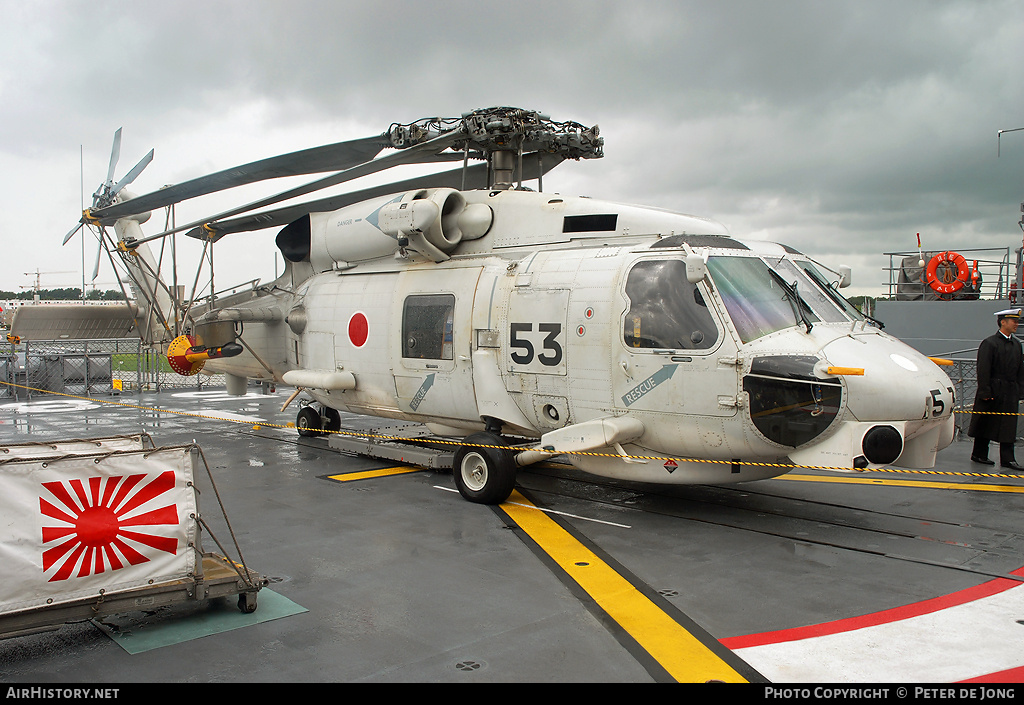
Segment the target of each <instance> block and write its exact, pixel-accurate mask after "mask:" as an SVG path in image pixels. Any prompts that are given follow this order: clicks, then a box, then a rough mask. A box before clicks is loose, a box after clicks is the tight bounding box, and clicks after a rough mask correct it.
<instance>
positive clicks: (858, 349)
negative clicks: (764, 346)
mask: <svg viewBox="0 0 1024 705" xmlns="http://www.w3.org/2000/svg"><path fill="white" fill-rule="evenodd" d="M821 352H822V354H823V355H824V357H825V359H826V360H828V362H829V364H831V365H834V366H839V367H854V368H860V369H863V370H864V374H863V375H850V376H846V377H845V380H846V387H847V410H848V411H849V413H850V414H852V415H853V416H854V417H856V419H857V420H858V421H862V422H868V421H878V422H884V421H897V420H903V421H910V420H918V419H932V418H940V417H947V416H949V414H951V413H952V409H953V394H954V392H953V383H952V382H951V381H950V379H949V377H948V376H946V374H945V373H944V372H943V371H942V369H941V368H939V366H938V365H936V364H935V363H934V362H932V361H931V360H930V359H928V358H927V357H925V356H924V355H922V354H921V353H919V352H918V351H916V350H914V349H913V348H911V347H909V346H908V345H906V344H904V343H902V342H900V341H899V340H896V339H895V338H891V337H889V336H887V335H884V334H878V333H874V334H868V335H864V336H844V337H841V338H837V339H836V340H834V341H832V342H831V343H829V344H828V345H826V346H824V347H823V348H822V350H821ZM876 435H878V434H876ZM882 435H884V434H882Z"/></svg>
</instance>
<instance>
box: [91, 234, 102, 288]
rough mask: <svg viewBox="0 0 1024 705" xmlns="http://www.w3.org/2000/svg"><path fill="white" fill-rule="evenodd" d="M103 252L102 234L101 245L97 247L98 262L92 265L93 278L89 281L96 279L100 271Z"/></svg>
mask: <svg viewBox="0 0 1024 705" xmlns="http://www.w3.org/2000/svg"><path fill="white" fill-rule="evenodd" d="M102 254H103V236H102V235H101V236H100V239H99V247H97V248H96V264H94V265H93V267H92V279H90V280H89V281H96V277H97V276H99V273H100V255H102Z"/></svg>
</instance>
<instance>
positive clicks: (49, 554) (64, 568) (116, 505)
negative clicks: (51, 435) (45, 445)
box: [0, 447, 198, 614]
mask: <svg viewBox="0 0 1024 705" xmlns="http://www.w3.org/2000/svg"><path fill="white" fill-rule="evenodd" d="M192 475H193V467H192V458H191V455H190V453H189V448H188V447H179V448H160V449H156V450H148V451H135V452H114V453H108V454H103V455H81V456H65V457H51V458H34V459H23V460H12V461H9V462H6V463H3V464H0V566H3V569H2V570H3V580H0V614H2V613H7V612H14V611H19V610H24V609H32V608H36V607H40V606H43V605H56V604H64V603H68V602H73V601H75V600H80V599H83V598H92V597H98V596H99V595H101V594H110V593H112V592H115V591H119V590H128V589H131V588H135V587H141V586H144V585H153V584H159V583H163V582H170V581H173V580H178V579H181V578H184V577H186V576H188V575H190V574H192V573H193V571H194V570H195V564H196V561H195V551H194V550H193V549H192V548H191V545H192V544H193V543H194V542H195V541H196V519H195V517H196V515H197V513H198V511H197V507H196V498H195V489H194V487H193V484H192Z"/></svg>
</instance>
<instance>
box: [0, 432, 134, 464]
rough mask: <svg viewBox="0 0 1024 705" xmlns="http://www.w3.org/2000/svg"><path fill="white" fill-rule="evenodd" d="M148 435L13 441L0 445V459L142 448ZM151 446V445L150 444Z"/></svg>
mask: <svg viewBox="0 0 1024 705" xmlns="http://www.w3.org/2000/svg"><path fill="white" fill-rule="evenodd" d="M148 440H149V436H145V435H143V434H135V435H129V436H108V437H106V438H81V439H73V440H67V441H41V442H37V443H14V444H12V445H7V446H0V459H4V460H6V459H7V458H41V457H44V456H48V457H56V456H59V455H86V454H89V453H92V454H95V453H106V452H109V451H112V450H142V449H143V448H145V447H146V445H145V441H148ZM150 447H151V448H152V447H153V446H152V445H150Z"/></svg>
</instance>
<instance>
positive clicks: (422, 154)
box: [126, 130, 465, 243]
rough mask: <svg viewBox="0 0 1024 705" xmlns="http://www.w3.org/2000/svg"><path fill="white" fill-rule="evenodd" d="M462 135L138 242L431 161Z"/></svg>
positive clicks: (430, 142)
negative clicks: (399, 167) (362, 178)
mask: <svg viewBox="0 0 1024 705" xmlns="http://www.w3.org/2000/svg"><path fill="white" fill-rule="evenodd" d="M460 139H465V134H464V133H463V131H462V130H452V131H451V132H447V133H445V134H443V135H440V136H438V137H435V138H434V139H431V140H427V141H426V142H421V143H420V144H418V145H416V146H415V147H409V148H408V149H403V150H402V151H400V152H394V153H392V154H388V155H387V156H384V157H380V158H379V159H374V160H373V161H369V162H364V163H363V164H359V165H358V166H354V167H352V168H351V169H346V170H344V171H339V172H338V173H337V174H331V175H330V176H326V177H324V178H322V179H317V180H316V181H312V182H310V183H308V184H306V185H304V186H298V187H296V188H293V189H289V190H287V191H283V192H281V193H279V194H277V195H274V196H269V197H267V198H262V199H260V200H258V201H253V202H252V203H248V204H246V205H244V206H239V207H238V208H232V209H231V210H229V211H224V212H223V213H218V214H217V215H214V216H211V217H209V218H204V219H203V220H196V221H193V222H191V223H187V224H185V225H180V226H178V227H177V228H173V229H171V230H165V231H164V232H162V233H158V234H156V235H151V236H150V237H146V238H141V239H139V240H137V241H136V242H137V243H143V242H149V241H150V240H156V239H157V238H161V237H165V236H167V235H172V234H174V233H179V232H181V231H182V230H191V229H192V228H195V227H199V226H201V225H204V224H206V223H212V222H215V221H218V220H222V219H224V218H231V217H233V216H236V215H241V214H242V213H246V212H248V211H252V210H256V209H257V208H263V207H265V206H271V205H273V204H275V203H280V202H281V201H287V200H289V199H292V198H298V197H299V196H305V195H306V194H307V193H313V192H314V191H320V190H322V189H325V188H328V187H330V186H337V185H338V184H341V183H345V182H346V181H351V180H352V179H357V178H359V177H361V176H367V175H368V174H375V173H376V172H378V171H383V170H384V169H390V168H391V167H393V166H399V165H401V164H414V163H416V162H429V161H432V160H433V159H434V155H435V154H436V153H438V152H441V151H442V150H445V149H447V148H448V147H450V146H451V145H453V144H454V143H455V142H458V141H459V140H460ZM135 200H136V199H132V200H131V201H126V203H134V202H135Z"/></svg>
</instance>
